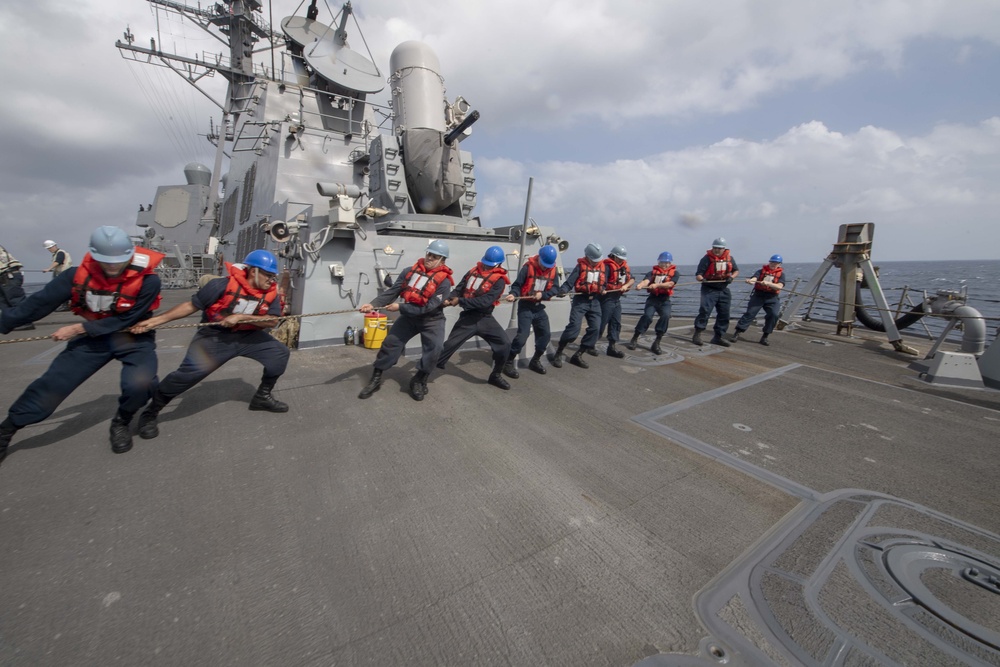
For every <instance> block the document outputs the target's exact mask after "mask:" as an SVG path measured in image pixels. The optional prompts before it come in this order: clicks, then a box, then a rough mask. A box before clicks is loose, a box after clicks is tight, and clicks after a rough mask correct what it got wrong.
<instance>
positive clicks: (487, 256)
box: [483, 245, 507, 266]
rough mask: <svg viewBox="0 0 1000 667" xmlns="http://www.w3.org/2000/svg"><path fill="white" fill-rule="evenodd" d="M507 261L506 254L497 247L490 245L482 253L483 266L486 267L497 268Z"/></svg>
mask: <svg viewBox="0 0 1000 667" xmlns="http://www.w3.org/2000/svg"><path fill="white" fill-rule="evenodd" d="M505 259H507V253H505V252H504V251H503V248H501V247H500V246H498V245H491V246H490V247H489V248H487V249H486V252H485V253H483V264H485V265H486V266H497V265H499V264H502V263H503V261H504V260H505Z"/></svg>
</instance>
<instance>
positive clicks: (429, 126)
mask: <svg viewBox="0 0 1000 667" xmlns="http://www.w3.org/2000/svg"><path fill="white" fill-rule="evenodd" d="M149 2H150V3H151V4H153V5H156V6H158V7H161V8H163V9H164V10H165V11H174V12H178V13H181V14H182V15H183V16H185V17H186V18H188V19H190V20H191V21H193V22H195V23H196V24H198V25H199V26H201V27H202V28H204V29H205V30H207V31H210V32H212V33H213V34H216V35H218V36H219V37H220V39H222V40H224V41H225V43H226V44H227V45H228V47H229V52H228V54H220V55H217V56H214V57H210V56H207V55H199V56H197V57H193V58H192V57H185V56H180V55H175V54H168V53H164V52H163V51H162V50H160V49H159V47H158V46H157V44H156V42H155V40H151V41H150V45H149V47H144V46H142V47H141V46H137V45H136V44H135V39H134V38H132V37H131V33H130V32H129V34H128V35H127V39H126V40H125V41H119V42H118V43H117V46H118V48H119V49H120V50H121V52H122V53H123V55H124V56H125V57H127V58H131V59H135V60H139V61H142V62H149V63H151V64H164V65H167V66H169V67H171V68H172V69H175V70H176V71H178V72H179V73H181V74H182V75H183V76H184V78H185V79H186V80H187V81H189V82H190V83H192V85H195V86H198V85H199V84H200V80H201V77H202V76H204V75H205V74H207V73H209V72H217V73H220V74H221V75H222V76H224V77H225V79H226V80H227V82H228V86H227V93H226V96H225V99H224V100H221V101H219V102H217V103H218V104H219V107H220V109H221V111H222V118H223V120H222V123H221V124H220V126H219V131H218V133H217V135H216V136H215V141H216V142H217V148H218V150H217V153H216V155H217V157H216V160H215V165H214V167H213V168H212V169H208V168H207V167H204V166H202V165H197V164H191V165H188V166H187V168H186V170H185V171H186V173H187V175H188V177H187V181H188V182H187V184H186V185H176V186H162V187H160V188H159V189H158V190H157V193H156V197H155V199H154V202H153V205H152V206H151V207H150V210H148V211H141V212H140V213H139V217H138V219H137V222H138V224H139V225H140V226H144V227H146V229H147V232H146V235H147V238H148V239H149V240H150V244H151V245H154V246H157V245H158V246H160V247H161V248H162V249H164V250H165V251H166V252H167V253H168V254H170V255H171V256H172V258H174V263H175V264H176V265H180V266H181V267H182V268H184V267H185V265H186V264H188V265H189V266H190V267H191V268H192V269H196V268H201V269H202V270H203V271H212V270H217V267H218V266H220V262H221V261H229V262H233V261H239V260H240V259H242V258H243V256H245V255H246V253H248V252H250V251H251V250H255V249H258V248H266V249H269V250H273V251H275V252H276V253H277V254H278V255H279V257H280V258H281V260H282V266H283V269H284V285H285V288H286V290H287V293H288V295H289V297H290V304H291V308H292V312H293V313H296V314H312V313H321V312H322V313H329V312H335V313H338V314H334V315H323V316H320V317H305V318H302V320H301V329H300V331H299V332H298V341H297V342H298V345H299V346H302V347H309V346H316V345H326V344H333V343H337V342H340V341H342V340H343V332H344V330H345V329H346V327H348V326H351V325H354V326H357V325H358V324H360V315H358V314H357V313H353V312H340V311H350V310H353V309H356V308H357V306H358V305H360V304H362V303H365V302H366V301H368V300H370V299H371V298H373V297H374V296H375V295H376V294H377V290H380V289H382V288H383V287H384V286H385V285H387V284H391V283H390V281H391V280H393V279H394V278H395V276H396V275H397V274H398V272H399V271H401V270H403V269H405V268H407V267H409V266H410V265H412V264H413V263H414V262H415V261H416V260H417V259H418V258H419V257H421V256H422V254H423V252H424V249H425V248H426V246H427V243H428V242H429V241H430V240H432V239H438V238H439V239H444V240H445V241H447V242H448V243H449V245H450V247H451V257H450V258H449V265H451V266H452V267H453V268H454V270H455V271H456V273H458V275H461V274H462V273H463V272H464V271H465V270H467V269H468V268H470V267H472V266H473V265H474V264H475V262H476V261H478V260H479V259H480V258H481V257H482V254H483V251H484V250H485V249H486V248H487V247H488V246H489V245H500V246H501V247H503V248H504V249H505V251H506V252H507V253H508V254H507V268H508V269H509V270H510V271H512V272H514V271H516V270H517V269H518V267H519V264H520V260H521V259H522V258H524V257H526V256H528V255H530V254H533V253H534V252H537V250H538V249H539V248H540V247H541V246H542V245H545V244H546V243H554V244H555V245H557V246H558V247H559V249H560V250H565V249H566V247H567V246H568V244H567V243H566V242H565V241H563V240H562V239H561V238H560V237H559V236H558V235H556V233H555V231H554V230H552V229H546V228H543V227H539V226H538V225H537V224H535V223H534V222H533V221H530V222H529V218H528V216H527V212H526V214H525V220H524V221H523V223H522V221H508V222H512V224H507V225H503V226H498V227H486V226H484V225H483V224H482V222H481V221H480V219H479V218H478V217H476V216H475V215H474V209H475V206H476V198H477V192H476V176H475V164H474V161H473V158H472V155H471V153H469V152H468V151H465V150H462V148H461V142H462V141H463V140H464V139H466V138H468V137H469V136H470V135H471V125H472V123H474V122H475V121H476V120H477V119H478V118H479V113H478V112H477V111H474V110H472V108H471V106H470V105H469V103H468V102H467V101H466V100H464V99H463V98H462V97H457V98H455V99H454V100H453V101H449V100H448V99H447V97H446V96H445V93H446V91H445V86H444V78H443V76H442V75H441V66H440V63H439V62H438V59H437V57H436V55H435V54H434V52H433V51H432V50H431V49H430V47H428V46H427V45H426V44H423V43H421V42H416V41H408V42H404V43H402V44H400V45H398V46H397V47H396V48H395V50H394V51H393V53H392V56H391V58H390V62H389V71H388V73H383V72H382V71H381V70H380V69H379V68H378V66H377V65H376V64H375V63H374V62H373V60H372V57H371V54H370V53H368V54H362V53H361V52H359V51H358V50H355V49H352V48H351V45H350V43H349V41H348V28H349V24H350V19H352V18H353V10H352V6H351V3H350V2H347V3H345V4H344V5H343V7H342V8H341V10H340V12H339V14H338V15H337V16H335V17H334V18H333V21H331V22H330V23H329V24H326V23H323V22H321V21H319V20H318V16H317V15H318V11H317V7H316V2H313V3H312V5H311V6H310V7H309V8H308V11H307V13H306V16H305V17H301V16H289V17H286V18H284V19H282V20H281V22H280V30H279V31H274V30H271V28H270V27H269V26H268V25H267V24H266V22H264V21H263V20H262V18H261V14H262V5H261V4H260V3H259V2H257V1H256V0H226V1H225V2H221V3H216V4H214V5H212V6H211V7H209V8H207V9H203V8H193V7H188V6H185V5H182V4H180V3H175V2H167V1H166V0H149ZM355 25H356V21H355ZM263 52H267V54H268V55H267V57H263V58H261V62H259V63H255V62H254V59H253V57H254V55H255V53H263ZM387 84H388V85H389V87H390V94H391V103H390V104H389V105H380V104H378V103H377V102H376V101H375V100H374V99H373V98H374V96H375V95H377V94H379V93H381V92H383V91H384V90H385V88H386V85H387ZM227 157H228V160H227V159H226V158H227ZM227 161H228V172H227V173H226V174H225V175H224V176H222V175H220V174H221V173H222V171H223V164H224V163H225V162H227ZM220 180H221V186H222V187H221V196H218V197H217V193H219V192H220V187H219V184H220ZM529 192H530V188H529ZM526 208H527V207H526ZM560 265H561V262H560ZM196 274H197V271H192V272H191V273H190V274H188V275H190V276H191V277H194V276H195V275H196ZM554 306H555V308H556V309H557V311H558V310H559V309H564V308H566V306H565V305H562V304H558V305H556V304H554ZM510 308H511V307H510V306H509V305H508V304H506V303H505V304H503V305H502V306H500V307H499V308H498V311H499V312H498V314H497V316H498V319H500V320H501V321H504V318H505V317H507V318H509V315H510ZM452 316H455V314H453V315H452ZM554 321H565V317H562V318H560V317H558V316H557V317H555V318H554Z"/></svg>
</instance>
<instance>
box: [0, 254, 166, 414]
mask: <svg viewBox="0 0 1000 667" xmlns="http://www.w3.org/2000/svg"><path fill="white" fill-rule="evenodd" d="M75 273H76V271H72V270H67V271H63V272H62V273H60V274H59V275H58V276H56V277H55V278H53V279H52V281H51V282H49V283H48V284H47V285H46V286H45V287H44V288H42V289H41V290H40V291H38V292H36V293H34V294H32V295H31V296H29V297H28V298H27V299H25V300H24V301H23V302H21V304H20V305H19V306H18V307H16V308H14V309H11V310H4V311H3V314H2V315H0V333H3V334H6V333H9V332H10V331H11V330H13V329H14V328H15V327H19V326H22V325H24V324H28V323H30V322H35V321H36V320H39V319H41V318H43V317H45V316H46V315H48V314H49V313H51V312H53V311H54V310H55V309H56V308H58V307H59V306H60V305H62V304H64V303H66V302H67V301H68V300H69V298H70V296H71V293H72V288H73V276H74V274H75ZM159 293H160V277H159V276H158V275H156V274H149V275H147V276H144V277H143V279H142V287H141V289H140V290H139V296H138V298H137V299H136V304H135V307H133V308H130V309H129V310H128V311H126V312H124V313H121V314H118V315H112V316H110V317H105V318H103V319H99V320H89V321H85V322H83V328H84V329H85V330H86V332H87V333H86V335H85V336H77V337H76V338H73V339H72V340H70V341H68V342H67V343H66V348H65V349H64V350H63V351H62V352H60V353H59V355H58V356H56V358H55V359H53V360H52V364H51V365H50V366H49V368H48V370H47V371H45V373H44V374H42V376H41V377H40V378H38V379H37V380H35V381H34V382H32V383H31V384H30V385H28V388H27V389H25V390H24V393H22V394H21V396H20V397H19V398H18V399H17V400H16V401H14V404H13V405H11V406H10V409H9V410H8V412H7V417H8V419H9V420H10V421H11V423H12V424H13V425H14V426H16V427H18V428H21V427H23V426H27V425H29V424H37V423H38V422H40V421H44V420H45V419H48V417H49V416H50V415H51V414H52V413H53V412H55V410H56V408H58V407H59V404H60V403H62V402H63V400H65V399H66V397H67V396H69V395H70V394H71V393H73V390H74V389H76V388H77V387H79V386H80V385H81V384H83V383H84V381H86V380H87V378H89V377H90V376H91V375H93V374H94V373H96V372H97V371H99V370H100V369H101V368H103V367H104V366H105V364H107V363H108V362H109V361H111V360H112V359H116V360H118V361H120V362H121V363H122V373H121V389H122V393H121V396H119V397H118V416H119V417H120V418H121V419H122V420H123V421H125V422H128V421H130V420H131V419H132V416H133V415H134V414H135V413H136V412H137V411H138V410H139V408H141V407H142V406H143V405H145V403H146V401H148V400H149V397H150V395H151V394H152V392H153V390H154V389H155V388H156V382H157V378H156V336H155V334H154V333H153V332H152V331H150V332H147V333H144V334H132V333H128V332H126V331H122V330H123V329H127V328H128V327H130V326H132V325H133V324H135V323H136V322H139V321H140V320H144V319H148V318H149V317H150V316H151V315H152V312H151V309H152V306H153V301H155V300H156V297H157V295H159Z"/></svg>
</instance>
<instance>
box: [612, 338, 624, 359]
mask: <svg viewBox="0 0 1000 667" xmlns="http://www.w3.org/2000/svg"><path fill="white" fill-rule="evenodd" d="M608 356H609V357H614V358H615V359H621V358H622V357H624V356H625V353H624V352H622V351H621V350H619V349H618V348H617V347H615V343H614V341H611V342H609V343H608Z"/></svg>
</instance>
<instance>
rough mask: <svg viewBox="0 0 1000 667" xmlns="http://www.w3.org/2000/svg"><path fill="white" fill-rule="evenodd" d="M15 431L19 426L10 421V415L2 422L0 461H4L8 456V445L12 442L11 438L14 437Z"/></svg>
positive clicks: (0, 429)
mask: <svg viewBox="0 0 1000 667" xmlns="http://www.w3.org/2000/svg"><path fill="white" fill-rule="evenodd" d="M15 433H17V427H16V426H14V424H13V422H11V421H10V417H8V418H7V419H4V420H3V422H2V423H0V463H3V460H4V459H5V458H6V457H7V445H9V444H10V439H11V438H13V437H14V434H15Z"/></svg>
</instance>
